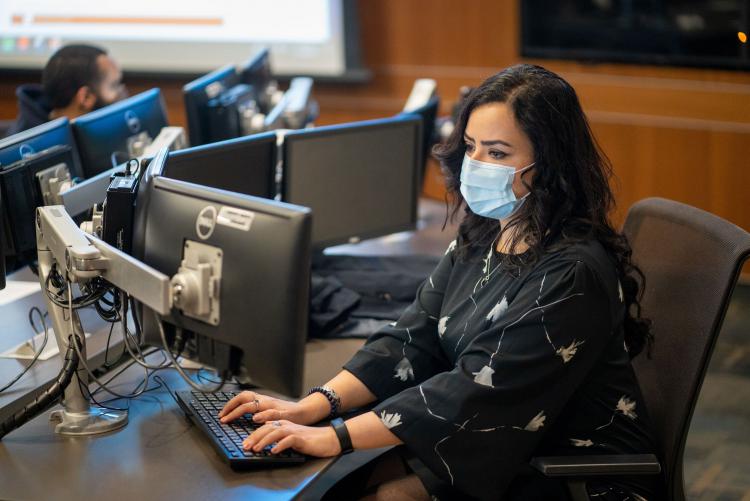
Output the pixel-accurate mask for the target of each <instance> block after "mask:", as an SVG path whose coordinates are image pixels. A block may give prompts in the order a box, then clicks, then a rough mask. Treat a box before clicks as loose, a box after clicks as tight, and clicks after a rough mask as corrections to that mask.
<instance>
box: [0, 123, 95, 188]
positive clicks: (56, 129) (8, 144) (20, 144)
mask: <svg viewBox="0 0 750 501" xmlns="http://www.w3.org/2000/svg"><path fill="white" fill-rule="evenodd" d="M58 145H63V146H69V147H70V148H71V150H72V155H73V163H74V165H73V168H72V172H71V175H73V176H74V177H80V176H82V175H83V172H82V170H81V161H80V158H79V155H78V148H77V147H76V143H75V140H74V139H73V130H72V128H71V126H70V122H69V121H68V119H67V118H65V117H62V118H57V119H55V120H51V121H49V122H47V123H44V124H42V125H37V126H36V127H33V128H31V129H27V130H25V131H23V132H19V133H18V134H14V135H12V136H8V137H6V138H4V139H1V140H0V168H2V167H3V166H8V165H10V164H12V163H15V162H17V161H19V160H21V159H22V158H23V157H27V156H29V155H33V154H35V153H38V152H40V151H42V150H46V149H49V148H51V147H53V146H58Z"/></svg>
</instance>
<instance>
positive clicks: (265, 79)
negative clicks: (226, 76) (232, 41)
mask: <svg viewBox="0 0 750 501" xmlns="http://www.w3.org/2000/svg"><path fill="white" fill-rule="evenodd" d="M237 74H238V75H239V79H240V82H241V83H243V84H247V85H251V86H252V87H253V88H254V89H255V91H256V93H257V95H258V104H259V105H260V109H261V111H262V112H263V113H268V110H269V109H270V108H271V98H272V90H275V89H276V86H275V85H273V77H272V76H271V59H270V57H269V52H268V49H261V50H260V51H258V52H257V53H256V54H255V55H254V56H253V57H251V58H250V59H248V60H247V61H245V62H244V63H242V64H240V65H239V67H238V68H237Z"/></svg>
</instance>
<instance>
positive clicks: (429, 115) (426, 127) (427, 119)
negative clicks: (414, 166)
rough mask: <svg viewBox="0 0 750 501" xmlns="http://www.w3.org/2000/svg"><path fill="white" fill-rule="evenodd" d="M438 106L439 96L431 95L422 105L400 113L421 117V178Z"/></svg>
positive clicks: (433, 135) (432, 142)
mask: <svg viewBox="0 0 750 501" xmlns="http://www.w3.org/2000/svg"><path fill="white" fill-rule="evenodd" d="M439 108H440V98H439V97H438V96H433V97H431V98H430V99H429V100H428V101H427V102H426V103H425V104H424V105H422V106H419V107H417V108H414V109H412V110H410V111H408V112H403V113H401V114H402V115H407V114H412V115H418V116H419V117H420V118H421V119H422V143H421V144H422V146H421V148H422V165H421V174H420V175H421V178H422V179H424V176H425V170H426V168H427V159H428V158H430V149H431V148H432V145H434V144H435V120H436V119H437V114H438V109H439Z"/></svg>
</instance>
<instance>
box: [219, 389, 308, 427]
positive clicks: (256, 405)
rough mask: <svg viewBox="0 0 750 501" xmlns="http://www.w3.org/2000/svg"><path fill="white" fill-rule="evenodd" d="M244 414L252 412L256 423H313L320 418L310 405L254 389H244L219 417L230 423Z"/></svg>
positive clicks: (223, 421) (225, 407)
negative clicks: (280, 421) (277, 421)
mask: <svg viewBox="0 0 750 501" xmlns="http://www.w3.org/2000/svg"><path fill="white" fill-rule="evenodd" d="M244 414H252V415H253V421H254V422H256V423H265V422H266V421H272V420H279V419H285V420H287V421H291V422H293V423H299V424H311V423H314V422H316V421H318V420H319V419H320V417H318V416H317V415H316V412H315V409H313V408H311V407H310V406H309V405H304V404H301V403H300V402H290V401H289V400H282V399H280V398H275V397H269V396H268V395H262V394H260V393H255V392H253V391H243V392H242V393H240V394H239V395H237V396H235V397H234V398H232V399H231V400H230V401H229V402H227V404H226V405H225V406H224V408H223V409H222V410H221V412H219V418H220V419H221V422H222V423H229V422H231V421H234V420H235V419H237V418H238V417H240V416H242V415H244Z"/></svg>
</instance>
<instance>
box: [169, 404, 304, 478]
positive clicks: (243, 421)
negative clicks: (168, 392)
mask: <svg viewBox="0 0 750 501" xmlns="http://www.w3.org/2000/svg"><path fill="white" fill-rule="evenodd" d="M175 394H176V395H177V402H178V403H179V404H180V407H182V410H183V411H185V414H187V415H188V417H189V418H190V420H191V421H193V422H194V423H195V424H196V425H197V426H198V428H199V429H200V430H201V431H203V433H205V434H206V436H207V437H208V439H209V441H210V442H211V444H213V446H214V449H216V451H217V452H218V453H219V456H221V458H222V459H224V461H226V462H227V463H229V465H230V466H231V467H232V468H247V467H253V466H266V465H274V464H290V463H301V462H303V461H305V456H304V455H302V454H300V453H298V452H295V451H293V450H291V449H287V450H285V451H282V452H280V453H279V454H271V448H272V447H273V445H274V444H271V445H269V446H267V447H266V448H265V449H264V450H262V451H259V452H254V451H251V450H250V451H246V450H243V449H242V441H243V440H244V439H245V438H246V437H247V436H248V435H249V434H250V433H252V432H253V431H254V430H255V429H257V428H258V427H259V426H261V425H259V424H257V423H254V422H253V420H252V418H253V416H252V414H245V415H244V416H242V417H240V418H237V419H235V420H234V421H232V422H231V423H227V424H224V423H222V422H221V421H219V411H220V410H221V409H222V408H223V407H224V404H226V403H227V402H228V401H229V400H230V399H231V398H232V397H234V396H235V395H236V393H234V392H228V391H223V392H222V391H220V392H217V393H201V392H199V391H178V392H175Z"/></svg>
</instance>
